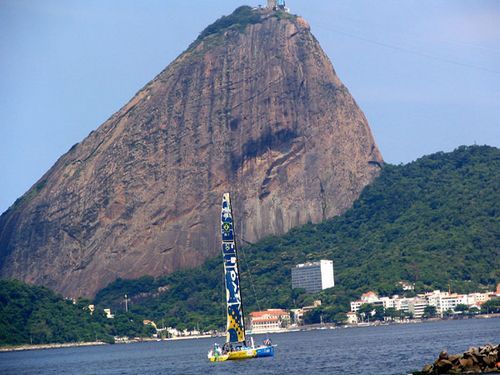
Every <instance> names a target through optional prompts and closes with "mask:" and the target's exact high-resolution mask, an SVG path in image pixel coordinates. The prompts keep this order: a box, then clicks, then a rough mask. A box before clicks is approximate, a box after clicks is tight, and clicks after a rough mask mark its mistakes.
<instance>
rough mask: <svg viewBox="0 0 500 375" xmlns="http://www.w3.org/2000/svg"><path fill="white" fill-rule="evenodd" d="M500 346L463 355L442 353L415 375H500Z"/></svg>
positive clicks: (491, 346)
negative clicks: (499, 374)
mask: <svg viewBox="0 0 500 375" xmlns="http://www.w3.org/2000/svg"><path fill="white" fill-rule="evenodd" d="M499 349H500V345H485V346H483V347H479V348H474V347H472V348H470V349H469V350H468V351H466V352H465V353H463V354H457V355H450V354H448V353H446V352H441V353H440V354H439V358H438V359H436V361H434V363H433V364H432V365H426V366H424V368H423V369H422V371H420V372H415V373H414V374H415V375H419V374H420V375H427V374H428V375H431V374H498V373H500V352H499Z"/></svg>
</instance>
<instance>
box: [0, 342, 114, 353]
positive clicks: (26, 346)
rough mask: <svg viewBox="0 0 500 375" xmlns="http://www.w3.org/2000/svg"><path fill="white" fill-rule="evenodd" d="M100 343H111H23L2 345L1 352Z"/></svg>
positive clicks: (95, 344)
mask: <svg viewBox="0 0 500 375" xmlns="http://www.w3.org/2000/svg"><path fill="white" fill-rule="evenodd" d="M98 345H109V344H107V343H105V342H102V341H90V342H66V343H54V344H22V345H11V346H0V352H22V351H25V350H39V349H60V348H73V347H79V346H98Z"/></svg>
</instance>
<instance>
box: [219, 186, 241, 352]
mask: <svg viewBox="0 0 500 375" xmlns="http://www.w3.org/2000/svg"><path fill="white" fill-rule="evenodd" d="M221 229H222V256H223V258H224V274H225V280H226V303H227V340H226V341H227V342H233V343H236V342H244V341H245V324H244V321H243V309H242V306H241V294H240V276H239V272H238V258H237V256H236V243H235V239H234V225H233V214H232V212H231V201H230V199H229V193H225V194H224V196H223V197H222V213H221Z"/></svg>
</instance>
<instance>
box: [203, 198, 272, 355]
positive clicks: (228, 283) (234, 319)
mask: <svg viewBox="0 0 500 375" xmlns="http://www.w3.org/2000/svg"><path fill="white" fill-rule="evenodd" d="M221 232H222V258H223V263H224V275H225V287H226V307H227V308H226V316H227V328H226V332H227V334H226V342H225V344H224V345H223V346H222V347H220V346H219V345H218V344H215V345H214V347H213V349H211V350H210V351H209V352H208V359H209V360H210V361H211V362H221V361H229V360H236V359H249V358H259V357H272V356H274V347H275V345H272V344H271V341H270V340H269V339H268V340H265V344H264V345H260V346H255V344H254V341H253V337H249V338H248V339H247V337H246V332H245V322H244V319H243V304H242V299H241V290H240V276H239V272H238V256H237V252H236V242H235V236H234V222H233V214H232V210H231V201H230V198H229V193H225V194H224V195H223V197H222V211H221Z"/></svg>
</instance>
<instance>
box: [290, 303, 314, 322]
mask: <svg viewBox="0 0 500 375" xmlns="http://www.w3.org/2000/svg"><path fill="white" fill-rule="evenodd" d="M319 306H321V300H319V299H318V300H316V301H314V302H313V304H312V305H311V306H303V307H302V308H300V309H292V310H291V311H292V314H293V323H294V324H297V325H301V324H302V323H304V314H305V313H306V312H308V311H311V310H313V309H315V308H316V307H319Z"/></svg>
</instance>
